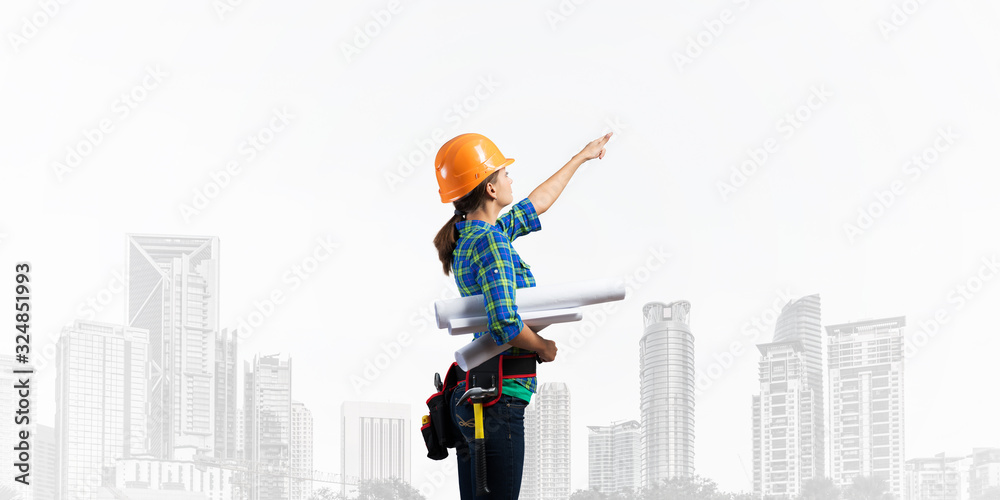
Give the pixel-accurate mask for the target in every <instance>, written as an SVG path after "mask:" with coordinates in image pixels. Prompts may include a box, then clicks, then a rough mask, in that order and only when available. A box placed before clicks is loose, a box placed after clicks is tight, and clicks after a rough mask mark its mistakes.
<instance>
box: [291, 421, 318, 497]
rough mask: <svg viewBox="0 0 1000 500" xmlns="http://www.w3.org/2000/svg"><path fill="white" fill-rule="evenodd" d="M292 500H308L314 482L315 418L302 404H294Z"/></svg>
mask: <svg viewBox="0 0 1000 500" xmlns="http://www.w3.org/2000/svg"><path fill="white" fill-rule="evenodd" d="M291 465H292V474H291V475H292V476H293V477H294V478H295V479H292V495H291V499H292V500H308V499H309V497H310V496H312V489H313V482H312V481H311V480H309V479H303V478H311V477H312V475H313V418H312V412H310V411H309V409H308V408H306V406H305V405H304V404H302V403H299V402H297V401H293V402H292V463H291Z"/></svg>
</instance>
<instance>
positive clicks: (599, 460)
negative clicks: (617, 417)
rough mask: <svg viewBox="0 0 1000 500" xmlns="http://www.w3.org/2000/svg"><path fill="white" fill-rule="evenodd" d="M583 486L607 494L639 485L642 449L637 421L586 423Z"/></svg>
mask: <svg viewBox="0 0 1000 500" xmlns="http://www.w3.org/2000/svg"><path fill="white" fill-rule="evenodd" d="M587 428H588V429H590V435H589V436H587V447H588V450H587V456H588V459H589V462H588V464H587V471H588V483H587V487H588V488H589V489H592V490H597V491H601V492H604V493H611V492H614V491H622V490H632V489H636V488H639V487H640V486H641V484H640V480H641V474H640V469H641V464H642V448H641V446H640V440H639V429H640V425H639V422H638V421H637V420H629V421H627V422H618V423H613V424H611V425H603V426H599V425H592V426H588V427H587Z"/></svg>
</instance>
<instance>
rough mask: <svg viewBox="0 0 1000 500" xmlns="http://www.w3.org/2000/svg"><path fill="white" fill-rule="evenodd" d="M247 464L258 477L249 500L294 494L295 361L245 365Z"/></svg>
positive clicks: (274, 358)
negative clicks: (292, 453)
mask: <svg viewBox="0 0 1000 500" xmlns="http://www.w3.org/2000/svg"><path fill="white" fill-rule="evenodd" d="M244 367H245V370H246V372H245V374H244V377H243V381H244V387H245V389H246V392H245V396H244V401H243V410H244V414H245V424H244V429H245V439H246V441H245V445H244V451H245V454H246V460H247V461H248V462H249V463H250V464H251V466H252V467H255V468H256V470H257V471H258V473H256V474H254V473H251V474H250V475H249V478H248V481H247V489H248V492H249V500H271V499H284V498H289V495H290V492H291V479H290V478H289V476H290V474H289V471H290V468H291V445H292V360H291V359H289V360H287V361H281V360H280V359H278V355H276V354H275V355H270V356H254V359H253V364H252V365H251V364H250V362H245V363H244Z"/></svg>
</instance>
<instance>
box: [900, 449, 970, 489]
mask: <svg viewBox="0 0 1000 500" xmlns="http://www.w3.org/2000/svg"><path fill="white" fill-rule="evenodd" d="M970 465H972V458H971V457H946V456H945V455H944V453H940V454H938V455H937V456H936V457H933V458H912V459H910V460H907V461H906V482H905V484H906V486H905V488H904V489H905V493H906V496H905V497H903V498H905V499H906V500H970V499H969V466H970Z"/></svg>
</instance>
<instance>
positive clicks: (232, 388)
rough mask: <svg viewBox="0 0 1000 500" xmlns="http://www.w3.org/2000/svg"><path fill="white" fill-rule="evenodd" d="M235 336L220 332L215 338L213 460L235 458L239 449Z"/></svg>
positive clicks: (230, 333) (234, 334) (239, 418)
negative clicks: (214, 458)
mask: <svg viewBox="0 0 1000 500" xmlns="http://www.w3.org/2000/svg"><path fill="white" fill-rule="evenodd" d="M236 359H237V358H236V333H235V332H230V331H229V330H227V329H223V330H222V331H221V332H219V334H218V335H216V337H215V380H214V382H213V384H212V387H213V388H214V391H215V394H214V400H215V450H214V451H215V457H216V458H221V459H234V458H236V457H237V456H236V450H237V448H238V447H239V445H238V443H239V437H238V435H237V434H238V427H239V422H240V421H242V420H243V415H241V414H240V413H239V412H238V410H237V406H236V401H237V399H238V398H237V394H238V393H239V387H237V386H236V370H238V369H239V365H238V364H237V361H236Z"/></svg>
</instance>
